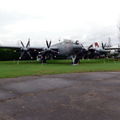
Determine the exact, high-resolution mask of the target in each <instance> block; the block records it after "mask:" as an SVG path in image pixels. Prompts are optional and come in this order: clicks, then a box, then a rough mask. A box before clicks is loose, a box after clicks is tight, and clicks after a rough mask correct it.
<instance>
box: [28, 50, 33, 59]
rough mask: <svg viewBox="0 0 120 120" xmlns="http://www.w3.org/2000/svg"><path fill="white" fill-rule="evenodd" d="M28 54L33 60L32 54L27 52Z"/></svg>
mask: <svg viewBox="0 0 120 120" xmlns="http://www.w3.org/2000/svg"><path fill="white" fill-rule="evenodd" d="M27 54H28V55H29V57H30V58H31V59H33V57H32V55H31V54H30V52H29V51H27Z"/></svg>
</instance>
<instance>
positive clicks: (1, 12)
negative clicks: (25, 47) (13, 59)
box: [0, 0, 120, 45]
mask: <svg viewBox="0 0 120 120" xmlns="http://www.w3.org/2000/svg"><path fill="white" fill-rule="evenodd" d="M119 20H120V1H119V0H0V44H5V45H7V44H18V41H19V40H22V41H24V42H27V39H28V37H30V38H31V42H32V44H33V45H41V44H42V43H44V42H45V40H46V39H48V40H50V39H51V40H52V41H53V42H54V43H55V42H58V40H59V39H63V38H67V39H73V40H76V39H78V40H79V41H81V42H88V41H106V40H107V39H108V37H111V39H112V41H114V42H115V41H116V42H117V41H118V40H117V37H118V29H117V25H118V23H119Z"/></svg>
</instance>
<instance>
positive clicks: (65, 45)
mask: <svg viewBox="0 0 120 120" xmlns="http://www.w3.org/2000/svg"><path fill="white" fill-rule="evenodd" d="M51 48H53V49H54V48H56V49H58V50H59V54H58V56H70V55H73V54H74V53H73V51H74V49H82V46H81V45H79V44H75V43H73V42H72V41H70V40H69V41H66V40H65V41H63V42H60V43H57V44H55V45H52V46H51Z"/></svg>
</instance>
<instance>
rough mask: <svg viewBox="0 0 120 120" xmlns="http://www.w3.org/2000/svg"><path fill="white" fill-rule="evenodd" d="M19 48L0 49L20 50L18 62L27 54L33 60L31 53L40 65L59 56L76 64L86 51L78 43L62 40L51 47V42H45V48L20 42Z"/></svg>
mask: <svg viewBox="0 0 120 120" xmlns="http://www.w3.org/2000/svg"><path fill="white" fill-rule="evenodd" d="M20 43H21V46H0V48H10V49H15V50H20V51H21V52H20V53H21V54H20V57H19V60H21V59H22V57H23V56H24V55H25V54H28V56H29V57H30V59H33V56H32V55H31V52H32V53H34V54H35V55H36V58H37V60H39V61H41V62H42V63H46V60H48V59H51V58H53V59H54V58H56V57H59V56H62V57H66V58H68V57H69V58H71V59H72V63H73V64H78V63H79V61H80V59H81V58H82V57H83V56H85V54H86V49H85V48H84V47H83V45H82V44H79V42H78V41H76V42H73V41H72V40H64V41H63V42H59V43H57V44H53V45H51V44H52V43H51V41H49V42H48V41H47V40H46V47H32V46H30V39H28V42H27V44H26V46H25V45H24V44H23V42H22V41H20Z"/></svg>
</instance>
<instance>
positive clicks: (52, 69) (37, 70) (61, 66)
mask: <svg viewBox="0 0 120 120" xmlns="http://www.w3.org/2000/svg"><path fill="white" fill-rule="evenodd" d="M98 71H120V61H115V60H110V59H102V60H101V59H97V60H82V61H81V63H80V64H79V65H76V66H75V65H71V60H50V61H48V63H47V64H40V63H39V62H36V61H20V62H19V64H17V61H0V78H9V77H18V76H28V75H43V74H61V73H79V72H98Z"/></svg>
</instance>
